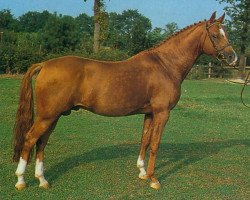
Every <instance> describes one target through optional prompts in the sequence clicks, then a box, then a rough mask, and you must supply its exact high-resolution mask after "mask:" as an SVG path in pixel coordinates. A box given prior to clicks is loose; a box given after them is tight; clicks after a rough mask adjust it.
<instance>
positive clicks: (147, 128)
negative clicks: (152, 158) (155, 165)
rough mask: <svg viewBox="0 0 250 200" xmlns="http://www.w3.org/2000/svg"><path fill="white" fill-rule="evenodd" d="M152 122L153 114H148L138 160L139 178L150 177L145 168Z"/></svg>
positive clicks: (145, 119)
mask: <svg viewBox="0 0 250 200" xmlns="http://www.w3.org/2000/svg"><path fill="white" fill-rule="evenodd" d="M151 124H152V115H151V114H148V115H147V114H146V115H145V118H144V125H143V132H142V139H141V149H140V154H139V157H138V160H137V167H138V168H139V170H140V174H139V178H140V179H143V180H146V179H147V178H148V177H147V176H146V170H145V168H144V160H145V154H146V150H147V148H148V145H149V142H150V137H151V128H150V127H151Z"/></svg>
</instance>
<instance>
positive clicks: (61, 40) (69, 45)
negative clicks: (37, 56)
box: [41, 15, 79, 53]
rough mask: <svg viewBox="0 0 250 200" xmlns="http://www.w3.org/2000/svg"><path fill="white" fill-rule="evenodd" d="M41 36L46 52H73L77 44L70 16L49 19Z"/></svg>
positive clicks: (76, 35)
mask: <svg viewBox="0 0 250 200" xmlns="http://www.w3.org/2000/svg"><path fill="white" fill-rule="evenodd" d="M41 34H42V42H43V46H44V49H45V51H46V52H53V53H63V52H65V51H74V50H75V49H76V47H77V45H78V43H79V37H78V34H77V29H76V24H75V20H74V18H73V17H71V16H59V17H58V16H57V15H55V16H54V17H51V18H50V19H49V20H48V22H47V23H46V25H45V27H44V30H43V32H42V33H41Z"/></svg>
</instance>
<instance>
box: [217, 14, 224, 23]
mask: <svg viewBox="0 0 250 200" xmlns="http://www.w3.org/2000/svg"><path fill="white" fill-rule="evenodd" d="M224 19H225V13H223V15H221V17H220V18H218V19H217V21H218V22H220V23H222V22H223V20H224Z"/></svg>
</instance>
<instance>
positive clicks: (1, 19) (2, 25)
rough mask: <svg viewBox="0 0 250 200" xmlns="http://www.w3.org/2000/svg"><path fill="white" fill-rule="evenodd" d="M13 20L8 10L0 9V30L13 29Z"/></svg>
mask: <svg viewBox="0 0 250 200" xmlns="http://www.w3.org/2000/svg"><path fill="white" fill-rule="evenodd" d="M15 21H16V20H15V19H14V17H13V15H12V14H11V12H10V10H8V9H4V10H1V11H0V31H3V30H4V29H9V30H10V29H13V26H14V23H15Z"/></svg>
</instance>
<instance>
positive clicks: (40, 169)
mask: <svg viewBox="0 0 250 200" xmlns="http://www.w3.org/2000/svg"><path fill="white" fill-rule="evenodd" d="M57 121H58V120H55V122H53V123H52V124H51V126H50V127H49V128H48V130H47V131H46V133H45V134H44V135H42V136H41V137H40V138H39V139H38V141H37V142H36V168H35V177H36V178H37V179H38V180H39V182H40V184H39V187H41V188H45V189H47V188H49V183H48V181H47V180H46V179H45V178H44V164H43V161H44V149H45V146H46V144H47V142H48V139H49V136H50V134H51V132H52V131H53V130H54V128H55V126H56V124H57Z"/></svg>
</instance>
